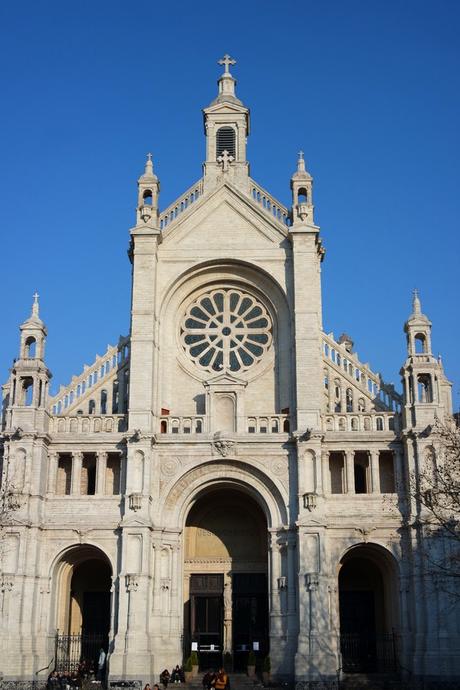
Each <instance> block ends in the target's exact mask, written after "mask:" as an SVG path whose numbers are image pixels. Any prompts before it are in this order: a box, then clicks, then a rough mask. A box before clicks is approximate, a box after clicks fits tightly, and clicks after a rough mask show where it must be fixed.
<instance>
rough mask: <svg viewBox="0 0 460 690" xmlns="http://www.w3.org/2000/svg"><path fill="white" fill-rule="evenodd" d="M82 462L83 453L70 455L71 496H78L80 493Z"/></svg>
mask: <svg viewBox="0 0 460 690" xmlns="http://www.w3.org/2000/svg"><path fill="white" fill-rule="evenodd" d="M82 462H83V453H80V452H76V453H72V484H71V493H72V495H77V496H78V495H79V494H80V493H81V466H82Z"/></svg>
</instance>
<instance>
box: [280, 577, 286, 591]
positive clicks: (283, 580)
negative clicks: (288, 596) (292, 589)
mask: <svg viewBox="0 0 460 690" xmlns="http://www.w3.org/2000/svg"><path fill="white" fill-rule="evenodd" d="M287 588H288V583H287V577H286V575H281V577H279V578H278V589H279V590H283V589H287Z"/></svg>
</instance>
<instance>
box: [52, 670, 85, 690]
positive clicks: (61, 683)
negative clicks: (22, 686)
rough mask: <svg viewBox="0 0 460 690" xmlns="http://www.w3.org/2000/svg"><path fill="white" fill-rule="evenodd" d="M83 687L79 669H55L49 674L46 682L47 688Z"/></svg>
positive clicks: (57, 689)
mask: <svg viewBox="0 0 460 690" xmlns="http://www.w3.org/2000/svg"><path fill="white" fill-rule="evenodd" d="M80 687H81V677H80V676H79V675H78V673H77V671H72V672H70V671H63V672H62V673H59V672H58V671H53V672H52V673H50V675H49V676H48V682H47V684H46V688H47V690H71V688H80Z"/></svg>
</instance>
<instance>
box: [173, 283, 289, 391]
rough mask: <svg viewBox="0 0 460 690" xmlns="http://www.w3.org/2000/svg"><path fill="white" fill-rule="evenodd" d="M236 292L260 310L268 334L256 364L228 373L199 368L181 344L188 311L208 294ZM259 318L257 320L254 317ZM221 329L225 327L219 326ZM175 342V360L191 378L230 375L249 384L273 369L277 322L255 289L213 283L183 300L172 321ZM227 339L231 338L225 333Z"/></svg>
mask: <svg viewBox="0 0 460 690" xmlns="http://www.w3.org/2000/svg"><path fill="white" fill-rule="evenodd" d="M223 291H225V292H227V293H228V292H232V291H234V292H237V293H240V294H242V295H243V296H247V297H249V298H250V299H251V300H253V302H254V303H255V304H254V305H253V306H260V307H261V308H262V313H263V314H264V316H265V317H266V318H267V319H268V333H269V342H268V344H267V345H266V346H265V348H263V349H264V352H263V353H262V354H261V355H260V357H258V359H257V361H256V362H254V363H252V364H249V365H248V366H246V367H244V368H239V369H238V370H232V369H231V368H230V367H228V368H225V367H224V366H223V367H222V368H221V369H218V370H216V369H213V368H211V367H203V366H201V365H200V364H198V363H197V362H196V361H195V360H196V357H195V358H193V357H192V356H190V354H189V353H188V351H187V350H188V347H189V346H188V345H186V344H185V343H184V341H183V333H182V326H183V324H184V323H185V321H186V319H187V317H188V315H189V314H190V311H191V309H192V308H193V307H194V306H195V305H196V304H197V303H198V302H199V301H200V300H201V299H204V298H206V297H208V296H209V295H210V294H212V295H214V294H216V293H218V292H223ZM257 318H260V317H257ZM222 328H225V325H224V324H222ZM175 330H176V343H177V348H178V361H179V363H180V365H181V367H182V368H183V369H184V370H185V371H186V372H187V373H189V374H190V375H191V376H193V377H194V378H196V379H198V380H200V381H206V380H209V379H211V378H215V377H217V376H223V375H227V376H231V377H234V378H240V379H243V380H247V381H251V380H253V379H255V378H257V377H259V376H261V375H262V374H263V373H265V371H267V370H268V369H270V368H273V366H274V362H275V342H277V321H276V318H275V315H274V310H273V305H272V304H271V303H270V302H269V300H267V299H266V298H265V296H264V295H261V294H260V292H259V291H258V290H257V289H254V288H253V287H252V286H249V285H247V284H245V283H239V282H233V281H232V282H231V283H230V282H225V283H221V282H216V283H214V284H208V285H206V286H203V285H202V286H200V287H199V288H197V289H196V290H194V291H193V293H191V294H189V295H188V297H187V299H186V300H184V301H183V302H182V304H181V306H180V309H179V310H178V318H177V320H176V329H175ZM227 337H228V338H230V337H231V335H230V334H229V335H228V336H227Z"/></svg>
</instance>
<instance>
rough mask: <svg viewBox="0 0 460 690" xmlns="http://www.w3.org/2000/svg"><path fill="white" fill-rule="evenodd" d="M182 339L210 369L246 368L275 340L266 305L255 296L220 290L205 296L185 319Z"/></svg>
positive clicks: (192, 305)
mask: <svg viewBox="0 0 460 690" xmlns="http://www.w3.org/2000/svg"><path fill="white" fill-rule="evenodd" d="M180 338H181V342H182V344H183V347H184V349H185V351H186V352H187V354H188V355H189V356H190V357H191V359H192V360H193V361H194V362H195V364H197V365H198V366H199V367H201V368H202V369H207V370H208V371H245V370H246V369H249V367H251V366H253V365H254V364H256V363H257V362H259V361H260V360H261V358H262V357H263V355H264V354H265V352H266V351H267V350H268V348H269V347H270V345H271V342H272V324H271V319H270V316H269V314H268V312H267V310H266V309H265V307H264V306H263V305H262V304H261V303H260V302H259V301H258V300H257V299H256V298H255V297H253V296H252V295H248V294H247V293H245V292H241V291H240V290H235V289H219V290H213V291H212V292H208V293H206V294H204V295H201V296H200V297H198V299H196V300H195V301H194V302H193V303H192V304H191V305H190V306H189V308H188V309H187V312H186V314H185V316H184V318H183V319H182V323H181V328H180Z"/></svg>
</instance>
